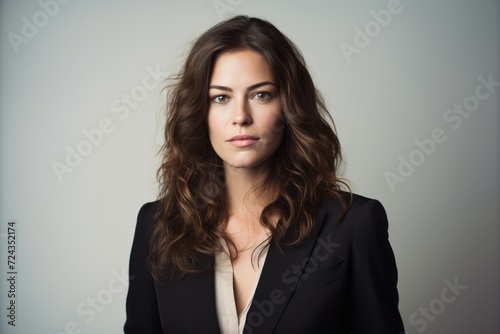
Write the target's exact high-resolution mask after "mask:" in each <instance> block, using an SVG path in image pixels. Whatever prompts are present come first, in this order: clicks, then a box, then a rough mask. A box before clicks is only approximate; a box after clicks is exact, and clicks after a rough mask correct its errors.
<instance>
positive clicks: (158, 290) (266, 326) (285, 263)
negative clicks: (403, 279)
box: [125, 196, 404, 334]
mask: <svg viewBox="0 0 500 334" xmlns="http://www.w3.org/2000/svg"><path fill="white" fill-rule="evenodd" d="M155 205H156V202H155V203H148V204H146V205H144V206H143V207H142V209H141V210H140V212H139V217H138V223H137V228H136V231H135V237H134V243H133V246H132V253H131V257H130V275H131V277H132V279H131V280H130V286H129V292H128V296H127V306H126V308H127V321H126V323H125V333H148V334H151V333H219V326H218V322H217V315H216V309H215V295H214V273H213V271H210V272H208V273H206V274H203V275H192V276H188V277H186V278H184V279H182V280H180V281H174V282H171V283H167V284H166V285H159V284H157V283H155V282H154V281H153V279H152V277H151V275H150V274H149V272H148V271H147V269H146V267H145V265H144V260H145V258H146V254H147V247H148V246H147V240H148V235H149V234H148V233H149V231H150V228H151V223H152V217H153V212H154V210H155ZM339 212H340V205H339V204H338V203H337V202H336V201H334V200H326V201H324V202H323V204H322V206H321V209H320V210H319V211H318V214H317V216H316V223H315V225H314V228H313V230H312V232H311V234H310V235H309V237H308V238H307V239H305V240H304V241H303V242H302V243H300V244H299V245H298V246H295V247H283V248H282V250H283V252H281V251H280V250H279V248H278V247H276V246H275V244H274V243H272V242H271V245H270V248H269V252H268V254H267V258H266V261H265V264H264V267H263V269H262V274H261V277H260V280H259V283H258V286H257V289H256V291H255V295H254V297H253V302H252V305H251V307H250V309H249V311H248V315H247V320H246V325H245V332H246V333H286V334H290V333H314V334H316V333H339V334H344V333H356V334H358V333H363V334H365V333H366V334H375V333H381V334H382V333H383V334H399V333H402V332H404V328H403V323H402V321H401V316H400V314H399V311H398V292H397V289H396V284H397V269H396V264H395V260H394V255H393V252H392V249H391V246H390V244H389V241H388V233H387V227H388V225H387V217H386V213H385V211H384V208H383V207H382V205H381V204H380V203H379V202H378V201H375V200H371V199H367V198H364V197H361V196H355V200H354V203H353V205H352V207H351V209H350V210H349V212H348V213H347V215H346V217H345V218H344V219H343V220H342V221H341V222H340V223H336V219H337V217H338V215H339ZM290 237H291V233H289V234H288V235H286V236H285V240H286V239H287V238H288V240H289V238H290ZM211 262H213V258H212V257H209V256H200V258H199V263H200V265H203V264H206V263H211Z"/></svg>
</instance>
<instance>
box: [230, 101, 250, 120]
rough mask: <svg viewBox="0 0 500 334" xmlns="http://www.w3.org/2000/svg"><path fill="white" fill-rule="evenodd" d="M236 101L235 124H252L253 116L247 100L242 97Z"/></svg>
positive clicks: (234, 110)
mask: <svg viewBox="0 0 500 334" xmlns="http://www.w3.org/2000/svg"><path fill="white" fill-rule="evenodd" d="M235 102H236V103H235V104H234V108H233V125H240V126H246V125H250V124H252V117H251V115H250V110H249V106H248V104H247V101H245V100H244V99H241V100H240V101H237V100H236V101H235Z"/></svg>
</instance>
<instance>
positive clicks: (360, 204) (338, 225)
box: [319, 193, 388, 239]
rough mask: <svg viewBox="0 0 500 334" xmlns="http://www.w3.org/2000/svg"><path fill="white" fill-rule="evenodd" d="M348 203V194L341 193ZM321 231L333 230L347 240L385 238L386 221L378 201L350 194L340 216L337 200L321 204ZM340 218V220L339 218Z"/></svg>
mask: <svg viewBox="0 0 500 334" xmlns="http://www.w3.org/2000/svg"><path fill="white" fill-rule="evenodd" d="M342 195H343V196H344V198H345V199H346V200H347V201H348V200H349V198H350V196H349V194H348V193H342ZM319 215H322V216H323V218H321V217H319V218H320V219H322V223H323V229H324V230H325V229H326V230H330V231H331V230H332V229H333V230H335V231H336V232H337V233H341V234H343V235H345V236H346V237H347V236H349V239H353V238H354V237H356V238H357V239H359V238H362V239H364V238H370V237H374V236H375V235H378V236H381V237H383V238H386V237H387V229H388V221H387V214H386V211H385V208H384V206H383V205H382V203H380V201H378V200H376V199H373V198H368V197H365V196H362V195H358V194H352V201H351V202H350V205H349V207H348V208H347V210H346V211H345V212H344V214H343V216H342V206H341V204H340V202H339V200H338V199H335V198H328V199H325V200H324V201H323V202H322V205H321V207H320V211H319ZM341 216H342V219H340V220H339V218H340V217H341Z"/></svg>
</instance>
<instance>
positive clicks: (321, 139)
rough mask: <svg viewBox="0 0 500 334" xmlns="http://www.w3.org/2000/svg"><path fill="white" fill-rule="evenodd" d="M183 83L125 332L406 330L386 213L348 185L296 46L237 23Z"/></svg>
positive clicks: (210, 42)
mask: <svg viewBox="0 0 500 334" xmlns="http://www.w3.org/2000/svg"><path fill="white" fill-rule="evenodd" d="M175 80H176V81H175V82H174V84H173V85H171V86H170V87H169V89H170V90H169V95H168V105H167V111H168V116H167V124H166V128H165V137H166V140H165V144H164V146H163V152H164V159H163V164H162V166H161V167H160V169H159V171H158V176H159V181H160V185H161V192H160V196H159V200H158V201H156V202H154V203H148V204H145V205H144V206H143V207H142V209H141V210H140V212H139V216H138V223H137V227H136V232H135V237H134V242H133V246H132V252H131V258H130V277H131V279H130V286H129V292H128V297H127V306H126V308H127V321H126V323H125V332H126V333H219V332H222V333H384V334H387V333H401V332H403V331H404V329H403V324H402V321H401V317H400V315H399V311H398V293H397V289H396V283H397V270H396V265H395V260H394V255H393V252H392V250H391V247H390V244H389V241H388V235H387V218H386V215H385V211H384V209H383V207H382V205H381V204H380V203H379V202H377V201H375V200H370V199H367V198H364V197H361V196H357V195H354V194H351V193H350V192H348V191H343V190H341V189H343V188H347V189H348V187H347V186H345V183H344V182H342V180H341V179H340V178H339V176H338V175H337V174H338V167H339V164H340V162H341V151H340V144H339V141H338V138H337V136H336V134H335V132H334V130H333V128H332V126H331V125H330V124H329V122H328V121H329V114H328V112H327V110H326V108H325V106H324V104H323V102H322V100H321V97H320V95H319V93H318V92H317V91H316V89H315V87H314V84H313V82H312V80H311V77H310V75H309V73H308V71H307V69H306V67H305V63H304V60H303V58H302V56H301V55H300V53H299V51H298V50H297V48H296V47H295V46H294V44H293V43H292V42H291V41H289V40H288V39H287V38H286V37H285V36H284V35H283V34H282V33H281V32H279V31H278V30H277V29H276V28H275V27H274V26H273V25H271V24H270V23H268V22H266V21H263V20H260V19H256V18H249V17H246V16H237V17H234V18H232V19H230V20H227V21H225V22H222V23H219V24H218V25H216V26H214V27H212V28H211V29H209V30H208V31H207V32H205V33H204V34H203V35H202V36H201V37H200V38H199V39H198V40H197V41H196V42H195V43H194V45H193V47H192V49H191V52H190V53H189V56H188V58H187V60H186V63H185V65H184V67H183V69H182V70H181V72H180V74H179V75H178V76H177V77H176V78H175ZM343 186H344V187H343Z"/></svg>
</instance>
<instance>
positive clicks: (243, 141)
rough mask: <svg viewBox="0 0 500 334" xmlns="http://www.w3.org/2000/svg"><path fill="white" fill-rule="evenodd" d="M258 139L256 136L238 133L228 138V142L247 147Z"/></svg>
mask: <svg viewBox="0 0 500 334" xmlns="http://www.w3.org/2000/svg"><path fill="white" fill-rule="evenodd" d="M257 140H259V138H258V137H254V136H249V135H238V136H234V137H232V138H231V139H229V140H228V142H229V143H230V144H231V145H233V146H236V147H247V146H252V145H253V144H255V143H256V142H257Z"/></svg>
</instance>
